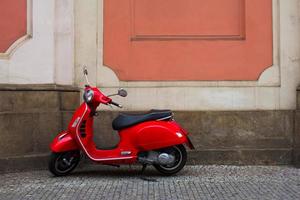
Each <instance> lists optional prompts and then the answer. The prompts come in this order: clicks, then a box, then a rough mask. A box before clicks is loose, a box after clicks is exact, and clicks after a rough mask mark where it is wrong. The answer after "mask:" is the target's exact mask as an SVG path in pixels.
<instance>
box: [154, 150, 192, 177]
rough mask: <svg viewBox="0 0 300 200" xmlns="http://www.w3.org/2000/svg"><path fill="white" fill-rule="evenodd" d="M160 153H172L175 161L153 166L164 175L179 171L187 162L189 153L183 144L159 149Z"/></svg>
mask: <svg viewBox="0 0 300 200" xmlns="http://www.w3.org/2000/svg"><path fill="white" fill-rule="evenodd" d="M158 151H159V152H160V153H167V154H172V155H173V156H174V157H175V161H174V162H173V163H172V164H168V165H160V164H154V165H153V166H154V167H155V168H156V169H157V170H158V171H159V172H160V173H161V174H163V175H167V176H171V175H173V174H176V173H177V172H179V171H180V170H181V169H182V168H183V167H184V166H185V164H186V160H187V153H186V150H185V147H184V146H183V145H177V146H172V147H169V148H164V149H160V150H158Z"/></svg>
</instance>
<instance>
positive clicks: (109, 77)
mask: <svg viewBox="0 0 300 200" xmlns="http://www.w3.org/2000/svg"><path fill="white" fill-rule="evenodd" d="M130 1H131V3H132V2H133V1H134V0H130ZM272 6H273V8H272V9H273V65H272V66H269V67H268V68H266V69H265V70H264V71H263V72H262V73H261V75H260V76H259V78H258V80H257V81H120V79H119V78H118V76H117V74H116V73H115V72H114V71H113V70H112V69H111V68H110V67H108V66H104V65H103V58H102V57H103V39H100V38H102V37H103V13H102V11H103V0H98V55H97V61H98V64H97V66H98V68H97V71H98V73H97V84H98V85H99V86H101V87H106V88H115V87H129V88H152V87H280V86H281V77H280V72H281V69H280V68H281V66H280V55H279V53H280V12H279V10H280V9H279V8H280V1H279V0H272ZM133 35H134V34H133ZM139 39H141V40H147V39H154V40H156V39H159V38H151V37H150V38H147V37H144V38H139V37H136V38H134V37H133V38H132V40H139ZM160 39H162V40H166V39H167V40H168V39H178V38H160ZM191 39H192V38H191ZM203 39H204V38H203ZM206 39H208V38H206ZM210 39H213V38H210ZM240 39H242V38H240ZM99 74H100V75H99ZM99 76H100V77H99ZM103 76H105V78H101V77H103Z"/></svg>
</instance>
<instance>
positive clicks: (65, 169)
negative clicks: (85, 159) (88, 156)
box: [48, 150, 80, 176]
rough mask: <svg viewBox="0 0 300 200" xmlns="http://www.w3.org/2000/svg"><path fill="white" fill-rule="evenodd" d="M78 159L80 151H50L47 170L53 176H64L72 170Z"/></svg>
mask: <svg viewBox="0 0 300 200" xmlns="http://www.w3.org/2000/svg"><path fill="white" fill-rule="evenodd" d="M79 161H80V151H78V150H75V151H67V152H61V153H54V152H52V153H51V155H50V160H49V165H48V167H49V171H50V172H51V173H52V174H53V175H55V176H65V175H68V174H69V173H70V172H72V171H73V170H74V169H75V168H76V167H77V165H78V163H79Z"/></svg>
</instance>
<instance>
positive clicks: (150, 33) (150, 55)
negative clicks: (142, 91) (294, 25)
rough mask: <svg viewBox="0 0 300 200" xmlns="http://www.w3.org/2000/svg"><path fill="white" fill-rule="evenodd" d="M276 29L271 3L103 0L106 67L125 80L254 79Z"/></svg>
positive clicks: (269, 61) (268, 60) (267, 63)
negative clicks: (273, 27)
mask: <svg viewBox="0 0 300 200" xmlns="http://www.w3.org/2000/svg"><path fill="white" fill-rule="evenodd" d="M272 30H273V29H272V0H251V1H246V0H210V1H207V0H164V1H160V0H151V1H148V0H124V1H119V0H104V65H105V66H107V67H110V68H111V69H112V70H113V71H114V72H115V73H116V74H117V76H118V78H119V79H120V80H122V81H164V80H165V81H201V80H202V81H203V80H208V81H218V80H226V81H228V80H233V81H235V80H249V81H254V80H258V79H259V77H260V75H261V74H262V72H263V71H265V70H266V69H267V68H269V67H271V66H272V65H273V33H272Z"/></svg>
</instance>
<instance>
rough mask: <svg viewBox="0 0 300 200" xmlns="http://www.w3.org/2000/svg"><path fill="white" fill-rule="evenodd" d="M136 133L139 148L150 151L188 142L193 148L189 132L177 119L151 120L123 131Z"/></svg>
mask: <svg viewBox="0 0 300 200" xmlns="http://www.w3.org/2000/svg"><path fill="white" fill-rule="evenodd" d="M122 132H123V133H124V135H126V132H128V133H129V132H134V133H136V140H135V141H136V145H137V147H138V149H140V150H143V151H149V150H153V149H160V148H164V147H170V146H174V145H179V144H186V145H187V146H188V147H190V148H193V145H192V143H191V142H190V140H189V138H188V136H187V134H188V133H187V132H186V131H185V130H183V129H182V128H181V127H180V126H179V124H177V123H176V122H175V121H149V122H144V123H141V124H138V125H136V126H134V127H131V128H128V129H126V130H124V131H122Z"/></svg>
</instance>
